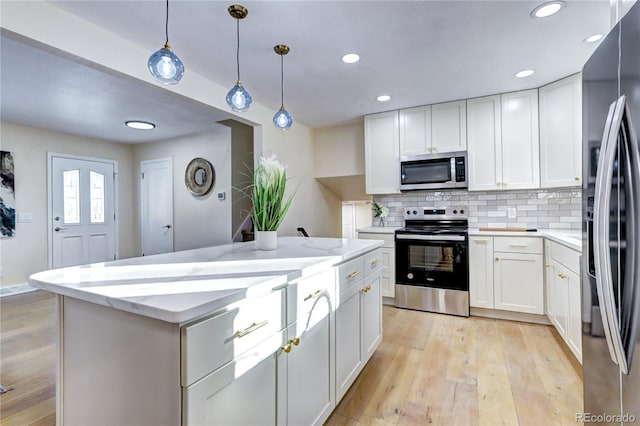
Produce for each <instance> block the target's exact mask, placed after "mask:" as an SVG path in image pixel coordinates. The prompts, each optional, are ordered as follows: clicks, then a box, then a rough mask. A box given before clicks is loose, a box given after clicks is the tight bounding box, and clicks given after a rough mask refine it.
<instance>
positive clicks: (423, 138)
mask: <svg viewBox="0 0 640 426" xmlns="http://www.w3.org/2000/svg"><path fill="white" fill-rule="evenodd" d="M429 152H431V105H427V106H421V107H417V108H409V109H402V110H400V155H401V156H403V155H417V154H425V153H429Z"/></svg>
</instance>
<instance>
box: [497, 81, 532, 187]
mask: <svg viewBox="0 0 640 426" xmlns="http://www.w3.org/2000/svg"><path fill="white" fill-rule="evenodd" d="M500 97H501V101H502V105H501V108H502V110H501V112H502V189H529V188H539V187H540V154H539V145H540V143H539V140H538V89H532V90H524V91H521V92H514V93H506V94H503V95H501V96H500Z"/></svg>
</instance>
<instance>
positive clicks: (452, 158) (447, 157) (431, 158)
mask: <svg viewBox="0 0 640 426" xmlns="http://www.w3.org/2000/svg"><path fill="white" fill-rule="evenodd" d="M466 187H467V152H466V151H458V152H446V153H441V154H440V153H438V154H423V155H414V156H410V157H400V190H401V191H410V190H416V189H459V188H466Z"/></svg>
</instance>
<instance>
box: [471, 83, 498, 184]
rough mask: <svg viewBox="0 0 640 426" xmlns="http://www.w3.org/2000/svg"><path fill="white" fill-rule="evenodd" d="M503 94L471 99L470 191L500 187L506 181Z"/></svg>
mask: <svg viewBox="0 0 640 426" xmlns="http://www.w3.org/2000/svg"><path fill="white" fill-rule="evenodd" d="M501 123H502V119H501V117H500V95H495V96H487V97H484V98H476V99H469V100H468V101H467V126H468V131H469V132H468V143H469V147H468V155H467V161H468V163H469V167H468V170H469V190H471V191H485V190H488V189H499V188H500V182H502V124H501Z"/></svg>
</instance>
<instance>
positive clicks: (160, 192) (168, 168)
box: [140, 158, 173, 256]
mask: <svg viewBox="0 0 640 426" xmlns="http://www.w3.org/2000/svg"><path fill="white" fill-rule="evenodd" d="M140 172H141V173H140V179H141V185H140V188H141V190H140V195H141V197H140V198H141V203H142V205H141V208H140V211H141V219H140V229H141V233H142V235H141V240H142V255H143V256H149V255H152V254H160V253H169V252H172V251H173V161H172V159H171V158H162V159H157V160H145V161H141V162H140Z"/></svg>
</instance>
